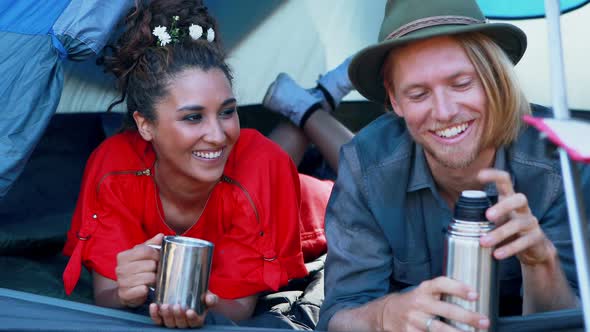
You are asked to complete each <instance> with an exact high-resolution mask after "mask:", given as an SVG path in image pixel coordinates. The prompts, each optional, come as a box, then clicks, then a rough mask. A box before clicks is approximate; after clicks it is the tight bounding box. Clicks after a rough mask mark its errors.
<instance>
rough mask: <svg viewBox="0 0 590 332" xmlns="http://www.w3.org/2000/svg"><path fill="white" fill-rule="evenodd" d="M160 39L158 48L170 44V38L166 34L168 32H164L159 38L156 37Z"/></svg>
mask: <svg viewBox="0 0 590 332" xmlns="http://www.w3.org/2000/svg"><path fill="white" fill-rule="evenodd" d="M158 39H160V46H166V44H168V43H170V41H171V40H172V38H171V37H170V35H169V34H168V32H164V33H163V34H162V35H161V36H159V37H158Z"/></svg>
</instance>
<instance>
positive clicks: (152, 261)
mask: <svg viewBox="0 0 590 332" xmlns="http://www.w3.org/2000/svg"><path fill="white" fill-rule="evenodd" d="M163 238H164V235H163V234H158V235H156V236H154V237H153V238H151V239H149V240H147V241H146V242H145V243H142V244H138V245H136V246H135V247H133V248H131V249H129V250H126V251H123V252H121V253H119V254H118V255H117V268H116V269H115V273H116V274H117V286H118V297H119V301H120V302H121V304H123V305H124V306H128V307H137V306H140V305H142V304H144V303H145V301H146V300H147V296H148V293H149V286H153V285H154V284H155V283H156V270H157V268H158V261H159V260H160V253H159V251H158V250H156V249H154V248H150V247H149V246H147V245H148V244H156V245H159V244H161V243H162V239H163Z"/></svg>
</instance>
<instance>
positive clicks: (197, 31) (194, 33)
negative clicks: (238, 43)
mask: <svg viewBox="0 0 590 332" xmlns="http://www.w3.org/2000/svg"><path fill="white" fill-rule="evenodd" d="M188 34H189V35H190V36H191V38H192V39H193V40H198V39H200V38H201V37H203V27H202V26H200V25H198V24H191V26H190V27H188ZM214 40H215V30H213V28H209V29H207V41H208V42H212V41H214Z"/></svg>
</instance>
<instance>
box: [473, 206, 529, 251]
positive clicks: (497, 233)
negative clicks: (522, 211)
mask: <svg viewBox="0 0 590 332" xmlns="http://www.w3.org/2000/svg"><path fill="white" fill-rule="evenodd" d="M514 216H515V218H514V219H510V220H509V221H508V222H506V223H504V224H503V225H500V226H499V227H496V229H494V230H493V231H491V232H489V233H488V234H486V235H484V236H482V237H481V239H480V243H481V245H482V246H484V247H493V246H496V245H499V244H501V243H502V242H503V241H506V240H510V238H511V237H513V236H515V235H518V236H520V235H521V234H524V233H526V232H528V231H532V230H534V229H535V228H536V227H537V225H538V222H537V219H536V218H535V217H533V216H531V215H519V214H515V215H514Z"/></svg>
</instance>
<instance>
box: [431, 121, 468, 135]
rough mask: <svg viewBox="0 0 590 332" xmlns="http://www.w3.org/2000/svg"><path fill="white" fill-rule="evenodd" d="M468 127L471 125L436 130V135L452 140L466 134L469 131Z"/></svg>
mask: <svg viewBox="0 0 590 332" xmlns="http://www.w3.org/2000/svg"><path fill="white" fill-rule="evenodd" d="M467 127H469V125H468V124H467V123H463V124H460V125H457V126H454V127H449V128H445V129H441V130H436V131H435V134H436V135H437V136H439V137H444V138H451V137H455V136H457V135H459V134H461V133H462V132H464V131H465V130H466V129H467Z"/></svg>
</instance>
